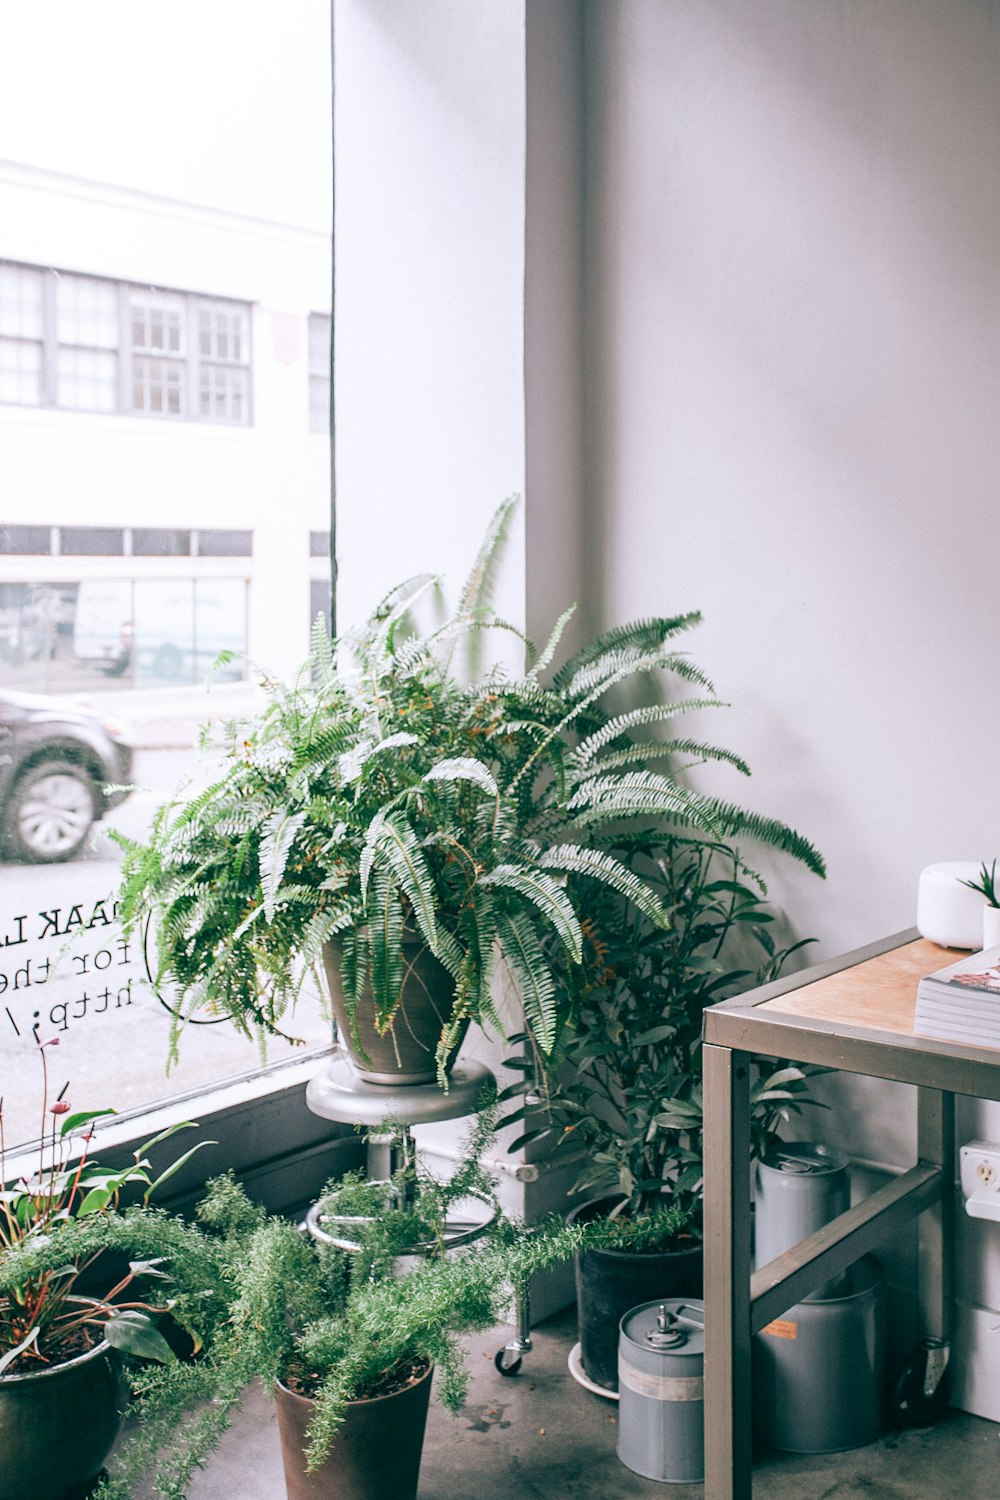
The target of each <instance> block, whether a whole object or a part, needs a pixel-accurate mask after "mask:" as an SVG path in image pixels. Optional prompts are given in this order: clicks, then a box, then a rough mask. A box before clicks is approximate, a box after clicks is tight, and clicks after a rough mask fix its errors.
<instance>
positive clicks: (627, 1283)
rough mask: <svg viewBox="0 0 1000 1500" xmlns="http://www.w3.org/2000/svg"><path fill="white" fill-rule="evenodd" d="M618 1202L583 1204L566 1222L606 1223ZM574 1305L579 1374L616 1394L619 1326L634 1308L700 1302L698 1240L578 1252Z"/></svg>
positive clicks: (606, 1200)
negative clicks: (676, 1245) (674, 1300)
mask: <svg viewBox="0 0 1000 1500" xmlns="http://www.w3.org/2000/svg"><path fill="white" fill-rule="evenodd" d="M621 1201H622V1200H621V1198H619V1197H617V1196H611V1197H607V1198H597V1199H595V1200H594V1201H593V1202H592V1203H583V1204H581V1205H580V1207H579V1208H574V1209H573V1211H572V1212H571V1213H570V1214H569V1216H568V1217H569V1222H570V1223H571V1224H572V1223H578V1224H586V1223H589V1222H590V1221H591V1220H593V1219H598V1218H603V1217H606V1216H607V1215H608V1214H609V1213H610V1212H611V1210H612V1209H613V1208H614V1206H615V1204H617V1203H620V1202H621ZM575 1267H576V1302H577V1316H578V1319H579V1326H580V1353H581V1356H582V1359H583V1368H584V1370H585V1371H586V1372H587V1376H588V1378H589V1379H590V1380H592V1381H593V1382H594V1384H595V1385H599V1386H603V1388H604V1389H605V1390H606V1391H616V1390H617V1389H618V1324H619V1323H620V1322H621V1320H622V1318H623V1317H624V1316H625V1314H626V1313H627V1312H630V1311H631V1309H632V1308H633V1307H639V1306H640V1305H641V1304H642V1303H643V1302H653V1301H655V1300H656V1299H657V1298H664V1299H666V1298H668V1297H700V1296H701V1295H702V1286H703V1270H702V1245H701V1241H700V1240H694V1239H692V1241H691V1243H690V1244H688V1245H685V1246H683V1247H682V1248H680V1249H677V1250H656V1251H649V1250H641V1251H640V1250H581V1251H578V1252H577V1255H576V1260H575Z"/></svg>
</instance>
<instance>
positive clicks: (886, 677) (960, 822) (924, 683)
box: [588, 0, 1000, 953]
mask: <svg viewBox="0 0 1000 1500" xmlns="http://www.w3.org/2000/svg"><path fill="white" fill-rule="evenodd" d="M995 16H996V9H995V7H993V6H991V5H990V4H988V3H987V0H959V3H955V0H916V3H915V0H885V3H880V4H877V5H873V4H870V3H868V0H835V3H828V4H824V5H819V6H817V5H802V4H800V3H798V0H771V3H768V4H754V5H747V4H746V3H744V0H713V3H711V4H703V3H698V0H628V3H626V4H621V3H616V0H601V3H599V4H596V5H592V6H591V7H590V9H589V12H588V18H589V33H588V42H589V45H590V49H591V51H590V66H591V76H590V85H591V87H590V94H589V99H588V103H589V110H590V128H591V131H592V135H591V150H590V154H589V157H588V171H589V187H590V195H589V199H588V201H589V204H590V218H589V240H588V250H589V252H590V256H591V258H590V260H589V264H590V266H591V268H592V279H591V282H590V286H589V292H590V306H591V310H592V314H593V317H594V320H595V321H594V323H593V324H592V344H591V347H590V359H589V368H590V370H591V372H592V385H591V391H592V397H593V404H592V408H591V413H590V416H591V422H590V430H591V433H592V435H593V437H592V446H591V455H592V458H593V462H592V464H591V466H590V474H591V476H592V482H593V491H592V500H593V504H594V506H595V509H596V511H597V514H598V516H599V521H600V527H601V543H600V556H601V559H602V564H603V566H602V568H601V570H600V571H598V572H595V576H594V578H593V586H594V588H595V589H598V588H599V589H600V590H601V594H602V600H603V604H602V609H603V613H604V615H605V617H606V618H607V619H608V620H609V621H610V620H620V619H622V618H625V617H627V616H630V615H634V614H642V613H646V612H651V611H659V610H668V611H673V610H675V609H688V608H691V607H698V608H701V609H702V610H703V611H704V614H705V617H706V618H705V624H704V626H703V627H702V628H701V629H700V631H699V632H698V634H697V637H693V638H692V642H691V644H692V649H693V650H694V651H695V654H696V656H697V658H698V659H699V660H700V661H701V662H702V663H703V665H704V666H705V667H706V668H707V670H708V671H709V672H710V673H711V674H713V675H714V676H715V678H716V679H717V684H718V688H719V691H720V694H721V696H722V697H724V698H731V699H732V702H733V708H732V710H731V711H730V712H729V713H728V714H727V715H726V716H725V720H724V721H723V717H722V716H721V715H719V716H716V718H715V719H713V721H712V725H713V732H714V733H716V734H719V733H721V732H723V730H722V726H723V722H725V733H726V737H727V739H728V740H730V741H731V742H732V743H733V744H734V745H735V746H736V747H737V748H739V749H740V750H741V751H742V752H743V753H745V754H746V756H747V758H748V759H749V761H750V763H751V766H752V767H753V768H754V779H753V782H752V783H751V784H750V786H749V788H748V793H747V795H748V800H752V801H753V803H754V805H756V806H759V807H761V808H764V809H767V810H768V811H771V812H773V813H775V814H778V815H780V816H782V817H784V818H786V819H788V820H789V821H791V822H792V823H793V824H796V825H799V826H800V827H801V828H802V830H803V832H805V833H807V834H808V835H809V836H811V837H812V838H813V839H814V840H815V841H816V842H817V843H818V844H819V846H820V848H821V849H822V850H823V851H824V853H825V854H826V857H827V860H828V862H829V870H830V874H829V880H828V881H827V883H826V884H825V885H821V884H820V883H819V882H817V881H815V880H814V879H813V878H812V877H809V876H805V875H802V876H799V877H796V878H791V877H789V876H787V875H786V876H785V877H783V878H782V880H781V883H780V889H781V894H782V896H783V897H786V898H787V901H788V903H789V904H790V905H791V906H792V907H793V908H794V911H795V913H796V917H797V923H798V925H799V927H800V929H801V931H803V932H807V933H814V934H816V935H818V936H819V937H820V938H821V939H822V943H823V951H825V952H827V953H832V952H836V951H841V950H843V949H844V948H846V947H852V946H855V945H857V944H860V943H863V942H865V941H866V940H868V939H872V938H875V937H878V936H879V935H881V934H885V933H887V932H892V931H894V930H896V929H898V928H902V927H905V926H908V925H910V923H911V921H912V919H913V915H914V905H915V890H916V880H917V875H918V873H919V871H920V869H921V867H922V866H923V865H924V864H925V863H927V862H928V861H930V860H932V859H935V858H948V857H951V856H957V857H963V856H964V857H970V858H975V857H977V856H980V855H984V854H985V855H989V856H992V854H993V853H995V852H997V850H998V849H1000V804H998V801H997V798H996V796H995V795H994V781H995V771H996V750H995V743H996V737H997V730H998V728H1000V703H998V702H997V701H996V700H995V699H994V697H993V695H992V694H991V692H990V684H991V682H992V679H993V676H994V673H995V668H996V662H997V647H998V644H1000V620H998V616H997V612H996V609H995V607H994V602H993V601H994V596H995V579H994V571H995V570H994V556H993V554H994V550H995V543H996V541H997V540H998V532H1000V525H998V521H997V509H996V504H995V476H996V460H995V439H996V430H997V418H998V416H1000V389H998V386H997V381H996V370H997V357H998V354H1000V323H998V318H997V302H996V291H995V286H996V273H997V259H998V251H997V242H998V241H997V234H998V230H1000V204H998V197H997V190H996V173H995V164H996V160H997V156H998V150H1000V89H998V87H997V82H996V79H997V65H998V62H1000V30H998V29H997V26H996V25H995V24H994V20H993V18H994V17H995ZM729 789H731V790H733V791H734V793H735V792H742V788H741V787H739V786H738V785H737V778H736V777H735V776H734V777H733V781H732V784H731V788H727V790H729Z"/></svg>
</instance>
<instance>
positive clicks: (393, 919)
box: [368, 866, 403, 1035]
mask: <svg viewBox="0 0 1000 1500" xmlns="http://www.w3.org/2000/svg"><path fill="white" fill-rule="evenodd" d="M372 887H373V896H372V899H371V900H370V901H369V903H368V924H369V930H370V933H371V965H372V993H373V995H374V997H375V1026H376V1029H377V1030H378V1031H379V1032H380V1033H382V1034H383V1035H384V1033H385V1031H386V1030H387V1029H388V1026H389V1023H390V1022H391V1020H392V1017H393V1015H394V1014H395V1012H396V1007H397V1005H398V1003H399V996H400V991H401V990H402V988H403V947H402V944H403V910H402V907H401V906H400V904H399V888H398V886H397V884H396V880H395V877H394V875H393V873H392V871H391V870H388V869H386V868H385V866H379V867H378V868H377V869H376V871H375V874H374V876H373V878H372Z"/></svg>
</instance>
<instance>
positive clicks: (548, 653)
mask: <svg viewBox="0 0 1000 1500" xmlns="http://www.w3.org/2000/svg"><path fill="white" fill-rule="evenodd" d="M575 614H576V605H575V604H571V605H570V607H569V609H564V610H563V612H562V614H561V615H560V616H559V618H558V620H557V621H556V623H555V625H554V626H553V627H552V634H551V635H550V636H549V638H548V640H547V641H546V642H545V645H544V646H543V647H542V654H541V656H539V658H538V660H537V661H536V662H535V664H534V666H533V667H532V669H531V671H530V672H529V673H528V676H529V678H535V679H537V678H539V677H540V676H541V675H542V673H543V672H544V671H545V668H546V667H547V666H548V665H549V663H550V662H551V660H552V658H553V657H554V656H555V654H556V651H557V650H558V648H559V642H560V641H561V640H562V638H563V631H564V630H565V629H566V626H567V625H568V624H569V622H570V620H572V618H573V616H574V615H575Z"/></svg>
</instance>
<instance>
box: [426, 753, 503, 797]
mask: <svg viewBox="0 0 1000 1500" xmlns="http://www.w3.org/2000/svg"><path fill="white" fill-rule="evenodd" d="M424 780H425V781H444V782H455V781H469V782H472V783H473V785H475V786H478V787H479V788H480V789H481V790H482V791H484V792H488V793H489V795H490V796H491V797H499V795H500V789H499V787H498V786H497V784H496V781H495V779H494V777H493V773H492V771H490V769H489V768H488V767H487V766H484V765H483V763H482V761H481V760H476V759H475V757H473V756H471V755H461V756H452V757H449V758H448V759H446V760H439V761H438V763H437V765H435V766H432V767H431V769H430V770H429V771H428V772H427V774H426V776H425V777H424Z"/></svg>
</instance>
